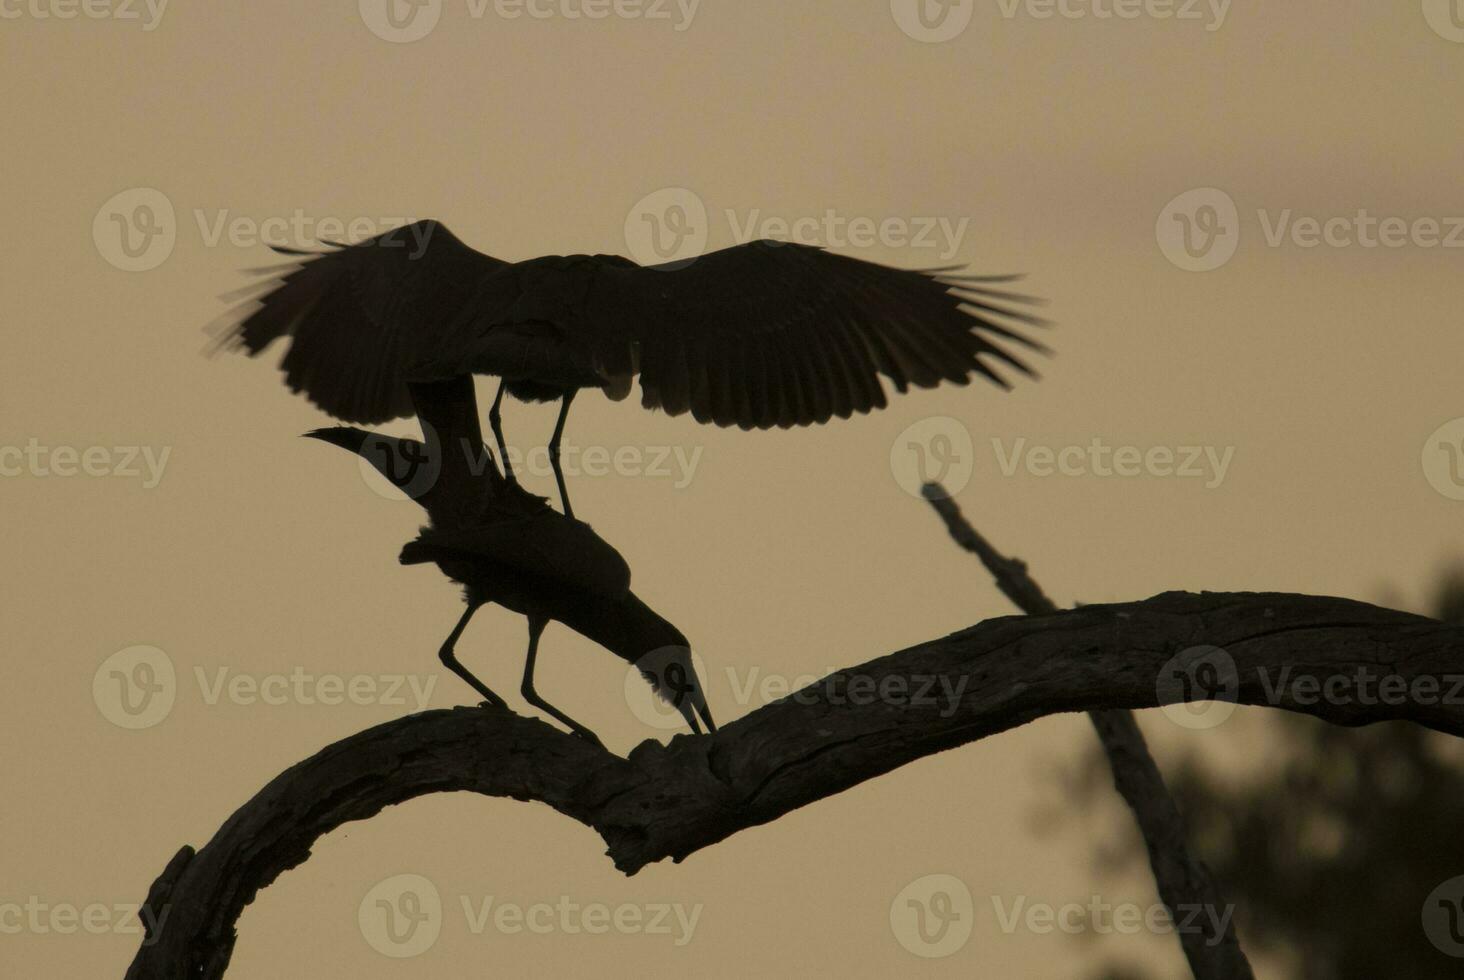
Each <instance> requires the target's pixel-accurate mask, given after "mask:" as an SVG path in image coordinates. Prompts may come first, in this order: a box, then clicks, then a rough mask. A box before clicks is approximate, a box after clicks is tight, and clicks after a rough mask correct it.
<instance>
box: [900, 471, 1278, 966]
mask: <svg viewBox="0 0 1464 980" xmlns="http://www.w3.org/2000/svg"><path fill="white" fill-rule="evenodd" d="M924 493H925V499H926V500H928V501H929V502H930V505H931V507H933V508H934V509H935V512H936V513H937V514H938V515H940V518H941V520H943V521H944V522H945V525H946V530H947V531H949V532H950V535H951V538H952V539H953V540H954V541H955V542H956V543H957V544H958V545H960V546H961V547H962V548H965V549H966V550H967V551H969V552H971V553H972V554H974V555H976V557H978V558H980V559H981V563H982V564H983V565H985V566H986V570H987V571H988V572H990V573H991V576H992V578H994V579H995V580H996V584H997V587H998V588H999V589H1001V591H1002V593H1003V594H1004V595H1005V596H1006V597H1007V598H1008V599H1010V600H1011V601H1012V603H1013V604H1014V605H1015V606H1016V607H1017V608H1018V609H1021V610H1022V611H1023V612H1025V613H1027V614H1028V615H1029V616H1045V615H1048V614H1050V613H1055V612H1057V606H1056V605H1055V604H1054V603H1053V601H1052V600H1051V599H1049V598H1047V594H1046V593H1045V592H1043V591H1042V587H1041V586H1040V585H1038V584H1037V583H1036V581H1034V580H1033V578H1032V576H1031V575H1030V574H1029V573H1028V571H1027V563H1026V562H1024V561H1022V560H1021V559H1020V558H1009V557H1007V556H1005V555H1003V554H1002V553H1001V552H999V551H997V550H996V548H995V547H993V546H992V545H991V543H990V542H989V541H987V540H986V538H985V537H984V536H982V534H981V532H979V531H977V530H976V529H975V528H974V527H972V526H971V522H970V521H968V520H966V518H965V517H964V516H963V515H962V514H961V509H960V507H959V506H957V504H956V502H955V501H954V500H952V499H950V497H949V496H948V495H947V494H946V492H945V490H944V489H943V488H942V487H941V486H940V485H939V484H935V483H928V484H926V485H925V487H924ZM1088 718H1089V720H1091V721H1092V722H1093V728H1094V729H1095V730H1097V732H1098V741H1099V742H1100V743H1101V744H1102V746H1103V754H1104V755H1105V756H1106V757H1107V758H1108V766H1109V768H1110V769H1111V770H1112V771H1113V785H1114V787H1115V788H1116V789H1117V790H1118V793H1119V795H1120V796H1122V797H1123V799H1124V802H1126V803H1127V804H1128V805H1129V809H1131V810H1132V811H1133V814H1134V820H1135V821H1136V822H1137V823H1138V825H1139V833H1140V834H1141V835H1142V836H1143V838H1144V847H1145V848H1146V849H1147V850H1148V852H1149V867H1150V869H1152V870H1153V872H1154V884H1155V886H1156V887H1157V889H1158V892H1159V900H1160V901H1161V902H1163V903H1164V905H1165V907H1167V908H1168V909H1169V912H1170V915H1171V916H1173V917H1174V919H1175V921H1180V920H1181V919H1183V918H1184V917H1185V916H1184V913H1185V911H1187V910H1195V909H1208V910H1209V911H1210V912H1211V913H1212V914H1209V915H1202V916H1197V917H1195V919H1194V921H1196V922H1198V923H1200V926H1199V927H1198V928H1196V929H1179V930H1175V931H1176V933H1177V934H1178V937H1179V942H1180V946H1181V947H1182V948H1183V950H1184V955H1185V959H1187V960H1188V961H1189V965H1190V972H1191V973H1192V974H1194V977H1195V980H1252V978H1253V977H1254V976H1255V974H1254V973H1253V972H1252V971H1251V965H1250V961H1249V960H1247V959H1246V956H1245V951H1244V950H1242V949H1241V946H1240V940H1239V938H1238V937H1237V936H1236V934H1235V919H1234V917H1233V916H1231V915H1226V914H1223V913H1224V911H1225V904H1224V902H1223V900H1222V899H1221V897H1220V889H1219V888H1218V887H1217V886H1216V885H1215V879H1214V877H1213V876H1212V875H1211V874H1210V869H1209V868H1207V867H1205V865H1204V863H1203V862H1201V861H1198V860H1196V859H1195V858H1194V856H1193V855H1191V854H1190V852H1189V847H1188V846H1187V845H1186V844H1185V833H1184V820H1183V818H1181V817H1180V813H1179V805H1178V804H1176V803H1175V802H1174V797H1173V796H1172V795H1171V794H1170V792H1169V788H1168V787H1167V786H1165V785H1164V776H1163V774H1162V773H1160V772H1159V765H1158V763H1156V762H1155V761H1154V757H1153V755H1152V754H1150V752H1149V746H1148V743H1147V742H1145V741H1144V733H1143V731H1142V730H1141V729H1140V728H1139V723H1138V721H1137V720H1136V719H1135V718H1134V713H1133V712H1132V711H1128V710H1125V709H1122V708H1110V709H1108V710H1104V711H1090V712H1088ZM1217 924H1222V925H1221V928H1222V930H1223V931H1222V932H1221V933H1220V934H1219V935H1216V934H1215V928H1216V925H1217Z"/></svg>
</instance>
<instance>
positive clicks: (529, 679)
mask: <svg viewBox="0 0 1464 980" xmlns="http://www.w3.org/2000/svg"><path fill="white" fill-rule="evenodd" d="M547 625H549V621H548V620H547V619H544V618H543V617H540V616H530V617H529V654H528V657H527V658H526V659H525V661H524V684H523V687H522V688H520V690H521V692H522V693H523V696H524V700H525V701H527V702H529V704H532V705H533V706H534V707H536V708H538V709H539V710H540V711H543V712H545V713H547V714H550V715H553V716H554V717H555V718H558V719H559V720H560V721H562V722H563V723H564V724H565V725H567V726H568V727H569V728H570V730H572V731H573V732H574V733H575V734H576V735H578V736H579V737H580V738H583V739H585V740H586V741H588V742H591V743H593V744H595V745H598V746H600V747H601V748H604V747H605V746H604V744H603V743H602V742H601V741H600V739H599V737H598V736H597V735H596V734H595V733H594V732H592V731H590V730H589V729H588V728H586V727H585V726H584V725H581V724H580V723H579V722H577V721H575V720H574V719H573V718H571V717H569V715H567V714H565V713H564V712H562V711H560V710H559V709H558V708H556V707H554V705H552V704H550V703H549V702H548V701H545V700H544V699H543V698H541V697H539V694H538V692H537V691H535V690H534V660H535V658H536V657H538V655H539V636H540V635H541V634H542V633H543V632H544V627H545V626H547Z"/></svg>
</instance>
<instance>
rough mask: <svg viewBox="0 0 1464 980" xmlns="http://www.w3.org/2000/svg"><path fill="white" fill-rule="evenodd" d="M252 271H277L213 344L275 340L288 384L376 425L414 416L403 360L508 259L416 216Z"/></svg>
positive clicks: (436, 334)
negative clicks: (286, 343)
mask: <svg viewBox="0 0 1464 980" xmlns="http://www.w3.org/2000/svg"><path fill="white" fill-rule="evenodd" d="M276 251H279V252H282V253H284V254H287V255H292V256H296V257H297V261H296V262H294V263H291V264H289V265H286V266H284V267H283V268H281V267H275V268H273V269H264V270H259V271H261V272H265V273H281V272H282V274H280V275H278V276H277V277H275V278H273V279H271V280H269V281H268V282H267V283H265V284H263V285H257V286H255V287H251V288H249V289H248V290H246V291H245V292H247V293H249V294H252V296H251V298H250V299H249V300H248V301H247V302H246V303H245V304H244V305H242V306H240V307H237V308H236V309H234V310H231V311H230V313H229V314H226V317H225V319H226V323H227V329H226V331H225V333H224V334H223V335H222V336H221V337H220V338H219V341H218V347H219V348H221V349H242V350H244V351H247V352H248V354H249V355H250V356H254V355H256V354H258V353H259V352H260V351H262V350H264V349H265V348H266V347H268V346H269V345H270V344H271V343H272V342H274V341H275V340H277V339H279V338H280V337H286V336H288V337H289V338H290V347H289V350H288V351H287V352H286V354H285V356H284V358H283V360H282V361H281V362H280V368H281V369H282V370H283V371H284V373H285V383H286V384H287V385H288V386H289V387H290V389H291V390H292V391H295V392H303V393H304V394H305V395H306V396H307V397H308V398H309V399H310V400H311V401H312V402H314V403H315V404H316V405H318V406H319V407H320V408H321V409H323V410H324V411H325V412H327V413H329V414H330V415H332V416H334V417H336V418H338V419H341V420H343V421H346V422H356V423H361V424H376V423H380V422H385V421H388V420H390V419H394V418H404V417H406V416H410V415H412V414H413V409H412V401H411V398H410V397H409V394H408V391H407V387H406V380H407V378H408V377H409V375H408V369H409V367H410V366H411V365H412V364H413V363H415V362H416V361H417V360H419V359H420V358H421V357H422V356H423V353H424V352H425V351H430V350H432V349H433V348H434V347H436V346H437V344H438V343H439V341H440V334H441V333H442V332H443V331H444V330H445V328H446V327H447V325H448V324H449V323H451V322H452V321H453V320H455V319H456V318H457V317H458V316H459V315H460V314H461V313H462V312H463V310H464V309H465V308H468V307H469V306H470V305H471V303H472V301H473V298H474V297H475V296H476V295H477V294H478V292H479V290H480V287H481V285H482V283H483V282H484V280H485V279H489V278H491V277H492V276H493V275H494V274H495V273H497V272H500V271H502V270H504V269H506V268H509V267H510V264H509V263H507V262H504V261H502V260H501V259H495V258H493V257H492V256H489V255H484V254H483V253H482V252H479V251H476V250H475V249H472V248H470V247H468V246H467V245H465V244H463V242H462V241H461V240H459V239H458V238H457V237H456V236H455V235H453V234H452V232H450V231H448V230H447V228H446V227H445V226H443V225H442V224H440V223H439V222H436V221H419V222H416V223H414V224H410V225H404V226H403V227H401V228H396V229H393V230H392V231H389V232H386V233H385V234H382V235H378V236H376V237H375V238H369V239H367V240H365V241H363V242H360V243H358V244H355V245H349V246H343V247H338V248H335V249H334V250H332V251H327V252H321V253H309V252H301V251H298V250H295V249H279V248H277V249H276Z"/></svg>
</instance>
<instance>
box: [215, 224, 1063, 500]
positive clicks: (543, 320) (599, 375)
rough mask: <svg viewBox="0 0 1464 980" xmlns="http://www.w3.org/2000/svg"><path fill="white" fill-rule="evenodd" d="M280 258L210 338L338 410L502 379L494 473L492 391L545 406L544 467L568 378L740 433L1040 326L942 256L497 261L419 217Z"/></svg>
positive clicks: (809, 420) (766, 246) (864, 402)
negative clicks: (470, 378) (442, 384)
mask: <svg viewBox="0 0 1464 980" xmlns="http://www.w3.org/2000/svg"><path fill="white" fill-rule="evenodd" d="M276 251H279V252H282V253H285V254H288V255H291V256H293V257H294V258H295V261H293V262H290V263H287V264H286V265H284V266H276V267H272V268H268V269H261V270H256V271H258V272H261V273H264V274H268V275H270V276H271V278H269V279H268V280H266V281H265V282H263V283H255V284H253V285H252V286H250V287H246V288H245V289H244V290H239V291H236V292H235V293H233V294H230V297H231V298H235V299H242V300H244V302H243V303H242V305H240V306H238V307H235V308H234V309H231V310H230V311H229V312H228V313H226V314H225V316H224V318H223V324H224V327H225V330H224V333H223V334H222V336H221V337H220V338H219V346H220V347H222V348H227V349H242V350H244V351H246V352H248V353H249V354H250V355H251V356H252V355H256V354H258V353H260V352H261V351H263V350H264V349H265V348H266V347H268V346H269V345H270V344H271V343H272V342H273V341H275V340H277V339H279V338H281V337H289V338H290V345H289V349H288V350H287V351H286V353H285V356H284V358H283V360H282V361H281V365H280V366H281V369H282V370H283V371H284V374H285V383H286V384H287V385H288V386H289V387H290V388H291V389H292V390H294V391H296V392H303V393H304V394H305V395H306V396H307V397H308V398H309V399H310V400H311V401H313V402H314V403H315V404H316V405H318V406H319V407H320V408H321V409H323V410H324V411H325V412H327V413H328V414H330V415H332V416H334V417H335V418H337V419H340V420H341V421H345V422H354V423H360V424H368V425H369V424H376V423H379V422H384V421H387V420H388V419H394V418H400V417H405V416H408V415H411V414H412V412H413V405H412V399H411V397H410V392H409V389H408V385H409V383H410V382H413V381H439V380H445V379H448V378H452V377H456V376H459V375H470V374H487V375H494V376H497V377H498V378H500V379H501V380H500V383H499V387H498V394H497V396H496V397H495V398H494V400H493V407H492V410H491V411H490V413H489V420H490V422H491V423H492V426H493V433H494V437H495V439H496V441H497V444H498V450H499V454H500V455H501V456H502V457H503V459H504V464H505V469H506V470H507V471H508V475H509V476H510V477H511V476H512V475H513V474H512V468H511V466H509V464H508V457H507V453H506V447H505V444H504V439H503V430H502V425H501V411H500V406H501V404H502V401H503V394H504V392H505V390H506V391H507V392H508V393H509V394H511V395H513V396H514V397H515V398H518V399H521V400H526V401H552V400H555V399H558V400H559V402H560V408H559V418H558V421H557V422H556V424H555V427H554V434H553V436H552V437H551V439H550V441H549V458H550V461H551V463H552V465H553V468H554V476H555V480H556V482H557V484H558V487H559V496H560V502H561V505H562V506H563V508H564V511H565V513H566V514H572V513H573V511H572V510H571V508H570V504H569V498H568V494H567V493H566V491H565V486H564V473H563V470H562V469H561V467H560V462H559V447H560V440H561V439H562V437H563V435H564V425H565V420H566V418H567V416H568V413H569V406H570V402H571V401H572V400H573V398H574V396H575V394H576V393H577V392H579V391H580V390H581V389H582V388H598V389H600V390H601V391H603V392H604V393H605V394H606V395H607V396H609V397H610V398H612V399H615V400H619V399H622V398H624V397H626V395H627V394H629V392H630V389H631V383H632V379H633V378H635V377H637V376H638V377H639V378H640V387H641V404H642V405H643V406H645V407H646V408H648V409H662V410H664V411H665V412H666V413H667V414H670V415H681V414H683V413H685V412H688V411H689V412H690V413H691V414H692V416H693V417H694V418H695V419H696V420H697V421H698V422H703V423H708V422H709V423H714V424H716V425H720V426H732V425H736V426H739V427H741V428H743V429H769V428H773V427H779V428H788V427H791V426H802V425H812V424H821V423H824V422H827V421H828V420H829V419H831V418H833V417H834V416H838V417H839V418H848V417H849V416H851V415H852V414H854V413H856V412H859V413H864V412H869V411H871V410H873V409H876V408H883V407H884V406H885V404H886V400H885V391H884V387H883V385H882V384H881V381H880V378H881V377H884V378H888V379H889V380H890V381H891V382H892V383H893V384H894V386H895V389H896V390H897V391H900V392H904V391H906V390H908V389H909V388H910V386H912V385H914V386H915V387H919V388H931V387H934V386H935V385H937V384H939V383H940V382H942V381H949V382H951V383H953V384H965V383H966V382H967V381H968V380H969V379H970V377H971V376H972V375H981V376H982V377H985V378H986V379H987V380H989V381H992V382H994V383H996V384H999V385H1001V386H1002V387H1008V383H1007V382H1006V380H1005V379H1004V378H1003V377H1002V376H1001V375H1000V374H999V373H998V368H1000V367H1002V366H1006V367H1010V368H1014V369H1016V370H1017V371H1020V372H1022V373H1024V374H1027V375H1032V374H1033V372H1032V370H1031V369H1030V368H1029V367H1028V366H1027V364H1026V363H1024V362H1023V361H1022V359H1021V358H1019V357H1018V356H1017V355H1015V354H1013V353H1012V352H1011V351H1009V350H1007V349H1005V348H1004V347H1003V346H1001V344H999V343H998V341H1007V342H1011V343H1013V344H1016V345H1019V346H1022V347H1025V348H1028V349H1029V350H1034V351H1038V352H1041V353H1046V352H1047V348H1046V347H1044V346H1043V345H1042V344H1041V343H1039V342H1037V341H1035V340H1033V339H1032V338H1030V337H1028V336H1026V335H1025V334H1023V333H1022V332H1020V330H1018V329H1016V328H1014V327H1013V326H1011V325H1010V324H1012V323H1020V324H1028V325H1038V324H1041V323H1042V322H1043V321H1041V320H1040V319H1039V318H1037V317H1034V316H1032V315H1031V314H1030V313H1027V312H1025V311H1023V310H1020V309H1016V308H1014V306H1013V304H1024V303H1029V302H1035V300H1033V299H1032V298H1031V297H1027V296H1022V295H1019V294H1016V293H1010V292H1005V291H1003V290H1000V289H997V288H995V284H998V283H1002V282H1007V281H1010V280H1012V279H1015V278H1018V277H1015V276H967V275H958V274H956V271H955V269H956V267H949V268H942V269H927V270H905V269H894V268H890V267H888V266H882V265H877V264H875V263H872V262H865V261H861V260H859V259H853V258H848V257H846V256H841V255H836V254H834V253H831V252H827V251H824V250H823V249H821V248H816V247H813V246H808V245H800V244H793V243H777V242H769V241H755V242H749V243H747V244H743V245H737V246H734V247H732V248H727V249H723V250H721V251H717V252H712V253H710V254H707V255H704V256H702V257H700V258H698V259H696V260H694V261H692V262H690V263H689V264H687V263H684V262H681V263H675V264H670V265H665V266H640V265H637V264H636V263H634V262H632V261H630V260H629V259H625V258H621V257H618V256H611V255H571V256H545V257H543V258H537V259H530V260H527V261H523V262H505V261H503V260H501V259H496V258H493V257H492V256H488V255H484V254H483V253H481V252H478V251H476V250H474V249H472V248H470V247H468V246H467V245H465V244H463V242H461V241H460V240H459V239H458V238H457V237H456V236H454V235H453V234H452V233H451V232H450V231H448V230H447V228H446V227H444V226H443V225H442V224H440V223H439V222H436V221H420V222H416V223H414V224H411V225H405V226H403V227H401V228H397V229H395V230H393V231H390V232H387V233H385V234H382V235H378V236H376V237H374V238H370V239H367V240H365V241H362V242H360V243H358V244H355V245H350V246H337V247H335V249H334V250H332V251H324V252H304V251H300V250H298V249H286V248H277V249H276Z"/></svg>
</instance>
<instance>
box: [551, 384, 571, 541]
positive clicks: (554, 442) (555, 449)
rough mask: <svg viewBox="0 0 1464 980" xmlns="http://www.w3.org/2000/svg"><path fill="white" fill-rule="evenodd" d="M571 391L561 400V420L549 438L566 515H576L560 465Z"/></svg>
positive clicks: (552, 463) (556, 480) (552, 461)
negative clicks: (560, 443)
mask: <svg viewBox="0 0 1464 980" xmlns="http://www.w3.org/2000/svg"><path fill="white" fill-rule="evenodd" d="M574 396H575V392H573V391H571V392H569V394H567V395H565V396H564V398H563V399H562V400H561V401H560V402H559V421H558V422H557V423H556V424H555V426H554V437H553V438H551V439H550V440H549V465H550V466H552V467H554V480H555V482H556V483H558V484H559V505H560V506H561V507H562V508H564V516H565V517H570V518H572V517H574V508H572V507H570V506H569V493H568V492H567V491H566V490H565V489H564V470H563V469H561V468H560V466H559V439H560V437H561V436H563V435H564V420H565V419H566V418H568V417H569V403H570V402H572V401H574Z"/></svg>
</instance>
